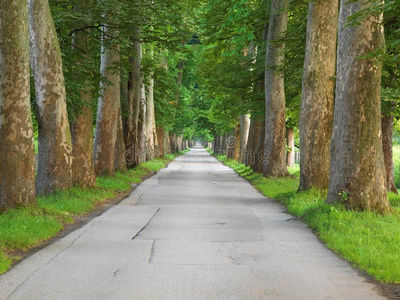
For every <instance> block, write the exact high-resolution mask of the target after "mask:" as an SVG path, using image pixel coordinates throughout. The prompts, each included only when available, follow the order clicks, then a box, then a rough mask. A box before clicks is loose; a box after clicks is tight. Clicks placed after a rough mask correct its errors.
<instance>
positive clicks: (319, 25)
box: [299, 0, 338, 190]
mask: <svg viewBox="0 0 400 300" xmlns="http://www.w3.org/2000/svg"><path fill="white" fill-rule="evenodd" d="M337 26H338V0H321V1H318V2H311V3H310V4H309V9H308V25H307V41H306V56H305V62H304V72H303V88H302V104H301V113H300V152H301V157H300V188H299V189H300V190H305V189H309V188H316V189H327V188H328V185H329V161H330V152H329V146H330V142H331V137H332V123H333V103H334V88H335V79H334V76H335V70H336V65H335V63H336V35H337Z"/></svg>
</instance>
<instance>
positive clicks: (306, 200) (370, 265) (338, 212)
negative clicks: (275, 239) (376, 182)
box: [217, 152, 400, 283]
mask: <svg viewBox="0 0 400 300" xmlns="http://www.w3.org/2000/svg"><path fill="white" fill-rule="evenodd" d="M399 153H400V152H399ZM217 158H218V159H219V160H221V161H222V162H223V163H224V164H226V165H227V166H229V167H231V168H233V169H234V170H235V171H236V172H238V173H239V174H240V175H241V176H244V177H245V178H246V179H248V180H250V181H251V183H252V184H253V185H254V186H255V187H256V188H257V189H258V190H259V191H260V192H261V193H262V194H263V195H265V196H267V197H269V198H274V199H276V200H277V201H278V202H281V203H283V204H284V205H286V207H287V210H288V212H289V213H291V214H293V215H295V216H297V217H299V218H300V219H301V220H302V221H304V222H306V223H307V224H308V225H309V227H310V228H312V229H313V230H314V232H315V233H316V234H317V235H319V237H320V238H321V239H322V240H323V241H324V242H325V243H326V246H327V247H328V248H330V249H332V250H333V251H335V252H336V253H337V254H339V255H340V256H342V257H343V258H345V259H346V260H348V261H349V262H351V263H352V264H353V265H354V266H356V267H358V268H359V269H362V270H365V271H366V272H367V273H368V274H370V275H372V276H373V277H375V278H376V279H377V280H379V281H381V282H385V283H400V197H399V196H398V195H395V194H393V193H389V200H390V202H391V204H392V207H393V212H392V213H391V214H388V215H380V214H377V213H374V212H356V211H349V210H346V209H345V208H343V207H342V206H340V205H339V206H334V205H328V204H326V203H325V199H326V193H325V192H320V191H316V190H310V191H304V192H297V189H298V186H299V179H298V174H299V167H298V166H295V167H292V168H289V172H290V173H291V174H292V175H294V177H293V178H267V177H264V176H262V175H261V174H258V173H253V172H252V170H250V169H249V167H246V166H245V165H243V164H239V163H238V162H236V161H233V160H230V159H227V158H226V157H225V156H218V157H217ZM397 166H399V167H400V165H397Z"/></svg>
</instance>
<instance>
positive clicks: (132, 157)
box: [124, 28, 142, 168]
mask: <svg viewBox="0 0 400 300" xmlns="http://www.w3.org/2000/svg"><path fill="white" fill-rule="evenodd" d="M139 37H140V29H138V28H137V29H136V31H135V36H134V37H132V39H131V41H132V44H133V47H134V49H135V55H134V56H131V57H130V58H129V63H130V65H131V71H130V74H129V85H128V117H127V118H126V123H125V135H124V136H125V147H126V163H127V166H128V168H133V167H134V166H136V165H137V164H138V160H139V155H138V130H137V128H138V119H139V106H140V99H141V93H142V90H141V65H142V59H141V53H142V45H141V43H140V41H139Z"/></svg>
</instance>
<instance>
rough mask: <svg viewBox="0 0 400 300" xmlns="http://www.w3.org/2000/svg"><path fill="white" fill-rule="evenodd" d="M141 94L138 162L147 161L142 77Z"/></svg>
mask: <svg viewBox="0 0 400 300" xmlns="http://www.w3.org/2000/svg"><path fill="white" fill-rule="evenodd" d="M140 84H141V94H140V96H141V97H140V103H139V119H138V163H139V164H141V163H144V162H146V91H145V87H144V84H143V80H142V79H141V83H140Z"/></svg>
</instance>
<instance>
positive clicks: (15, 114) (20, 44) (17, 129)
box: [0, 1, 36, 210]
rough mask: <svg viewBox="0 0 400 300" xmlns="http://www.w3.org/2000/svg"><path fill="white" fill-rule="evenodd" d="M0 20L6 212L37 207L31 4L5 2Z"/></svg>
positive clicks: (0, 145) (0, 197) (0, 163)
mask: <svg viewBox="0 0 400 300" xmlns="http://www.w3.org/2000/svg"><path fill="white" fill-rule="evenodd" d="M0 20H1V21H0V87H1V88H0V153H1V154H0V210H3V209H5V208H14V207H18V206H25V205H33V204H35V203H36V198H35V151H34V142H33V128H32V119H31V106H30V78H29V75H30V74H29V44H28V41H29V38H28V6H27V2H26V1H2V2H1V3H0Z"/></svg>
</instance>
